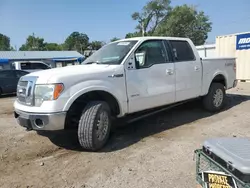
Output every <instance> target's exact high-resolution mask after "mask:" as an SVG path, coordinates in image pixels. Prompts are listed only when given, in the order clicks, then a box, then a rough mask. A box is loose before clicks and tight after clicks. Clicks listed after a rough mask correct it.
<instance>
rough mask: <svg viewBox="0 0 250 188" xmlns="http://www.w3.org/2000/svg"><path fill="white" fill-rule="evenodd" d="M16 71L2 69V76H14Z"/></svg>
mask: <svg viewBox="0 0 250 188" xmlns="http://www.w3.org/2000/svg"><path fill="white" fill-rule="evenodd" d="M14 77H15V75H14V72H13V71H0V78H14Z"/></svg>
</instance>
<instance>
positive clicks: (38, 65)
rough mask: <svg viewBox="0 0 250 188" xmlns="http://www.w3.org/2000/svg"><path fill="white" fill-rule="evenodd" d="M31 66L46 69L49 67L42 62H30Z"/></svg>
mask: <svg viewBox="0 0 250 188" xmlns="http://www.w3.org/2000/svg"><path fill="white" fill-rule="evenodd" d="M31 68H32V69H48V68H49V67H48V66H46V65H45V64H43V63H32V64H31Z"/></svg>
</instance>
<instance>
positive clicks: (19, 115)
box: [14, 109, 66, 131]
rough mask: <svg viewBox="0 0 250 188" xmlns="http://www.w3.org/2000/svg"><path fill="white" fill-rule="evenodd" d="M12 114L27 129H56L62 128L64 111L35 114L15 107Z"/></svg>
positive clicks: (64, 116)
mask: <svg viewBox="0 0 250 188" xmlns="http://www.w3.org/2000/svg"><path fill="white" fill-rule="evenodd" d="M14 116H15V118H16V120H17V123H18V124H19V125H21V126H22V127H26V128H27V129H29V130H46V131H56V130H63V129H64V125H65V118H66V112H59V113H49V114H48V113H46V114H36V113H28V112H23V111H19V110H16V109H15V111H14Z"/></svg>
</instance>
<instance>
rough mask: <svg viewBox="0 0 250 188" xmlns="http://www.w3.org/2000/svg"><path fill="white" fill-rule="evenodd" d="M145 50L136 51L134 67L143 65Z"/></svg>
mask: <svg viewBox="0 0 250 188" xmlns="http://www.w3.org/2000/svg"><path fill="white" fill-rule="evenodd" d="M145 58H146V52H136V53H135V62H136V68H139V67H143V66H144V65H145Z"/></svg>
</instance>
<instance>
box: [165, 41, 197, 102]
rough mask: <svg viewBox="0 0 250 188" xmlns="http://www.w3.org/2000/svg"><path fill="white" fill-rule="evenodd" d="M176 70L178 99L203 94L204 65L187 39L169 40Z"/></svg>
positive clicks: (181, 99)
mask: <svg viewBox="0 0 250 188" xmlns="http://www.w3.org/2000/svg"><path fill="white" fill-rule="evenodd" d="M169 44H170V48H172V51H173V58H174V62H175V72H176V101H177V102H179V101H183V100H186V99H191V98H196V97H198V96H199V95H200V94H201V84H202V80H201V78H202V67H201V61H200V59H196V58H195V55H194V52H193V50H192V48H191V46H190V45H189V43H188V41H185V40H169Z"/></svg>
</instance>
